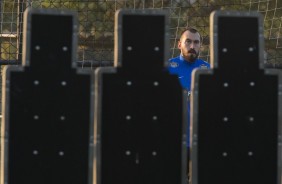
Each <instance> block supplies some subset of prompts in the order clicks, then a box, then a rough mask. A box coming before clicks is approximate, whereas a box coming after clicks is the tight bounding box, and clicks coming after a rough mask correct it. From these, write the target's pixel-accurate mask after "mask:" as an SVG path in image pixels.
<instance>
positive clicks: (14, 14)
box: [0, 0, 282, 66]
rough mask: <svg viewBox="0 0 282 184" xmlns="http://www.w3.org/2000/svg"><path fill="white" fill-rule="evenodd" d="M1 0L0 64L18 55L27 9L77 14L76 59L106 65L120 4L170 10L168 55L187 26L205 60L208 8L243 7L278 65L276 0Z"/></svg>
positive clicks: (281, 50) (281, 39) (280, 42)
mask: <svg viewBox="0 0 282 184" xmlns="http://www.w3.org/2000/svg"><path fill="white" fill-rule="evenodd" d="M20 2H21V3H18V1H15V0H1V1H0V9H1V14H0V39H1V40H0V41H1V58H0V60H1V61H2V63H5V62H3V61H6V62H7V63H8V64H9V61H17V60H19V59H21V40H22V38H21V37H22V13H23V11H24V10H25V9H26V8H27V7H28V6H31V7H34V8H59V9H72V10H75V11H77V12H78V15H79V23H80V29H79V47H78V60H79V61H82V62H90V63H92V64H93V66H104V65H111V64H112V62H113V47H114V34H113V31H114V14H115V11H116V10H118V9H121V8H133V9H167V10H169V12H170V20H171V25H170V28H171V29H170V30H171V38H170V41H171V42H170V44H171V45H170V48H171V50H170V52H171V57H174V56H176V55H178V54H179V51H178V49H177V39H178V36H179V32H180V31H181V29H183V28H184V27H186V26H188V25H189V26H193V27H196V28H197V29H198V30H199V31H200V33H201V35H202V38H203V46H202V51H201V58H203V59H204V60H206V61H209V15H210V13H211V12H212V11H213V10H218V9H224V10H247V11H258V12H261V13H262V15H263V17H264V29H265V31H264V33H265V43H266V44H265V45H266V48H265V51H266V56H267V58H266V62H267V63H271V64H282V28H281V24H282V1H281V0H29V1H20Z"/></svg>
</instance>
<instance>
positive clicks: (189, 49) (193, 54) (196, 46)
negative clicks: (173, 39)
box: [178, 31, 201, 62]
mask: <svg viewBox="0 0 282 184" xmlns="http://www.w3.org/2000/svg"><path fill="white" fill-rule="evenodd" d="M200 46H201V45H200V34H199V33H191V32H190V31H185V32H184V33H183V35H182V36H181V38H180V41H179V42H178V48H179V49H180V51H181V55H182V56H183V57H184V59H185V60H187V61H189V62H193V61H195V60H196V59H197V58H198V56H199V52H200Z"/></svg>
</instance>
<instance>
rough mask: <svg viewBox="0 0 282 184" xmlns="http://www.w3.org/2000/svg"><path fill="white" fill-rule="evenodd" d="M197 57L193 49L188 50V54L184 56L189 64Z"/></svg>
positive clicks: (197, 54)
mask: <svg viewBox="0 0 282 184" xmlns="http://www.w3.org/2000/svg"><path fill="white" fill-rule="evenodd" d="M198 56H199V53H197V52H196V51H195V49H189V50H188V54H186V55H185V59H186V60H187V61H189V62H194V61H195V60H196V59H197V58H198Z"/></svg>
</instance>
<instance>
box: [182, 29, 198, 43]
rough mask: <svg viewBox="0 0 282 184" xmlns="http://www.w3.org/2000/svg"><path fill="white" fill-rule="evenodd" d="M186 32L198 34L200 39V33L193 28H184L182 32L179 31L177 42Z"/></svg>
mask: <svg viewBox="0 0 282 184" xmlns="http://www.w3.org/2000/svg"><path fill="white" fill-rule="evenodd" d="M186 31H190V32H191V33H199V35H200V38H201V34H200V32H199V31H198V30H197V29H196V28H194V27H186V28H185V29H184V30H183V31H181V33H180V37H179V40H180V38H181V37H182V35H183V34H184V33H185V32H186Z"/></svg>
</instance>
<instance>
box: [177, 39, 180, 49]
mask: <svg viewBox="0 0 282 184" xmlns="http://www.w3.org/2000/svg"><path fill="white" fill-rule="evenodd" d="M177 46H178V48H179V49H181V40H179V41H178V45H177Z"/></svg>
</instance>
